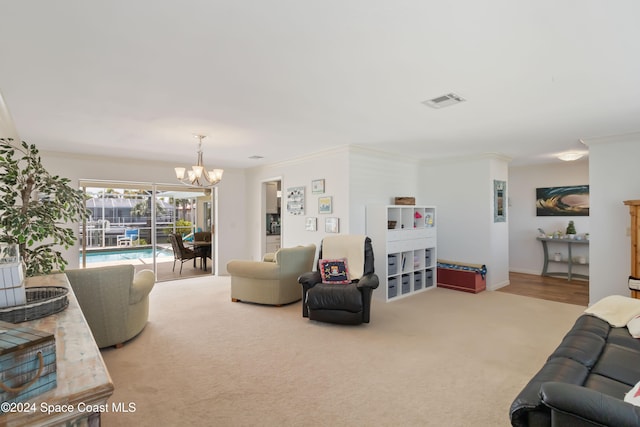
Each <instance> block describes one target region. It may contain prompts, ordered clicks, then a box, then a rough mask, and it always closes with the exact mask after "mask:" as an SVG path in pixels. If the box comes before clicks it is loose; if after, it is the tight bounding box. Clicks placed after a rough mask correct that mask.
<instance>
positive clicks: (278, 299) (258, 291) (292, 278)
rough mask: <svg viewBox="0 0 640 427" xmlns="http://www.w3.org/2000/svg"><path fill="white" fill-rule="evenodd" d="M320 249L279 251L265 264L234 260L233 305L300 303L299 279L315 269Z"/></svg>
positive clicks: (229, 267)
mask: <svg viewBox="0 0 640 427" xmlns="http://www.w3.org/2000/svg"><path fill="white" fill-rule="evenodd" d="M315 254H316V245H313V244H312V245H309V246H297V247H294V248H282V249H279V250H278V251H277V252H276V253H275V254H274V255H273V257H266V256H265V258H264V260H263V261H242V260H231V261H229V262H228V263H227V271H228V272H229V274H230V275H231V301H234V302H238V301H245V302H254V303H258V304H270V305H278V306H279V305H282V304H289V303H292V302H295V301H298V300H300V299H301V298H302V291H301V289H300V285H299V284H298V277H299V276H300V275H301V274H302V273H304V272H307V271H309V270H311V269H312V268H313V260H314V258H315Z"/></svg>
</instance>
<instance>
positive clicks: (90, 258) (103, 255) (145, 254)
mask: <svg viewBox="0 0 640 427" xmlns="http://www.w3.org/2000/svg"><path fill="white" fill-rule="evenodd" d="M153 252H154V249H152V248H146V249H126V250H116V251H95V252H87V264H89V263H92V262H113V261H127V260H137V259H140V258H145V259H149V258H153ZM155 253H156V257H157V258H171V257H173V251H171V250H170V249H162V248H161V249H156V250H155ZM80 263H81V264H82V254H80Z"/></svg>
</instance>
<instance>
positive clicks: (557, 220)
mask: <svg viewBox="0 0 640 427" xmlns="http://www.w3.org/2000/svg"><path fill="white" fill-rule="evenodd" d="M587 184H589V163H588V161H587V160H586V159H585V160H579V161H575V162H561V161H560V160H558V163H547V164H541V165H529V166H520V167H510V168H509V187H508V193H509V269H510V270H511V271H515V272H518V273H527V274H537V275H539V274H540V273H541V272H542V266H543V263H544V256H543V252H542V244H541V243H540V242H539V241H537V240H536V237H537V236H538V228H542V229H543V230H544V231H545V232H547V233H552V232H554V231H556V230H561V231H563V232H564V231H565V230H566V228H567V225H568V223H569V221H570V220H572V221H574V223H575V226H576V232H577V233H578V234H583V233H590V231H591V230H590V229H591V221H590V217H589V216H572V217H557V216H540V217H539V216H536V188H545V187H562V186H570V185H587ZM591 191H592V190H591ZM591 204H592V205H593V201H591ZM549 250H550V251H553V249H552V247H551V246H549ZM584 251H585V252H587V249H586V248H585V249H584ZM575 268H576V271H575V272H576V273H586V274H588V273H589V270H588V267H582V266H579V265H576V266H575ZM558 271H560V270H558Z"/></svg>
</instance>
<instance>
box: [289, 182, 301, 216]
mask: <svg viewBox="0 0 640 427" xmlns="http://www.w3.org/2000/svg"><path fill="white" fill-rule="evenodd" d="M287 212H289V213H290V214H291V215H304V187H291V188H287Z"/></svg>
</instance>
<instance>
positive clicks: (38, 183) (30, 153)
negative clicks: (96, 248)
mask: <svg viewBox="0 0 640 427" xmlns="http://www.w3.org/2000/svg"><path fill="white" fill-rule="evenodd" d="M69 183H70V180H69V179H67V178H62V177H60V176H57V175H51V174H50V173H49V172H47V170H46V169H45V168H44V166H43V165H42V162H41V159H40V156H39V154H38V150H37V149H36V147H35V145H33V144H32V145H28V144H27V143H26V142H24V141H23V142H22V143H21V144H17V143H15V142H14V140H13V139H12V138H0V242H3V243H14V244H17V245H18V246H19V251H20V257H21V258H22V260H23V262H24V264H25V268H26V275H27V276H36V275H39V274H49V273H51V272H52V271H54V270H55V269H59V270H61V271H64V268H65V266H67V264H68V263H67V261H66V260H65V259H64V258H63V257H62V253H61V252H60V251H59V250H57V249H56V247H59V246H63V247H64V248H65V249H68V248H69V247H70V246H72V245H73V244H74V243H75V235H74V231H73V230H72V229H71V228H69V227H68V226H67V225H68V224H69V223H74V222H75V223H77V222H79V221H82V220H83V219H84V218H85V216H86V211H85V209H84V194H83V192H82V190H79V189H76V188H72V187H71V186H69Z"/></svg>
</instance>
